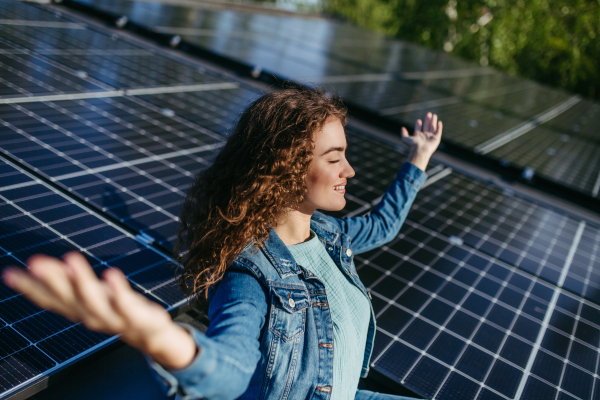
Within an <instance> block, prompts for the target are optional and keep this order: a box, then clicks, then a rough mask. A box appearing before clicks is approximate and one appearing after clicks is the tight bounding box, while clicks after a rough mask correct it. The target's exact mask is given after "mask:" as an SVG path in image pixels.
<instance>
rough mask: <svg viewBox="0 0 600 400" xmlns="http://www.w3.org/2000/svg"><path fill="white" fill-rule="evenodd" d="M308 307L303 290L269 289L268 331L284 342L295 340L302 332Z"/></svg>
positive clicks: (306, 297)
mask: <svg viewBox="0 0 600 400" xmlns="http://www.w3.org/2000/svg"><path fill="white" fill-rule="evenodd" d="M309 305H310V299H309V296H308V292H307V291H306V289H304V288H283V287H271V315H270V318H269V330H270V331H271V332H273V333H274V334H275V335H277V336H278V337H280V338H281V339H283V341H285V342H288V341H290V340H294V339H296V338H297V337H298V336H299V335H301V334H302V333H303V332H304V327H305V325H306V309H307V308H308V306H309Z"/></svg>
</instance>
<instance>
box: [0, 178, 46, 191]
mask: <svg viewBox="0 0 600 400" xmlns="http://www.w3.org/2000/svg"><path fill="white" fill-rule="evenodd" d="M40 182H41V181H40V180H33V181H28V182H22V183H15V184H14V185H7V186H2V187H0V192H4V191H6V190H13V189H19V188H22V187H27V186H32V185H37V184H39V183H40Z"/></svg>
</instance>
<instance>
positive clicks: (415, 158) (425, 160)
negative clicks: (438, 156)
mask: <svg viewBox="0 0 600 400" xmlns="http://www.w3.org/2000/svg"><path fill="white" fill-rule="evenodd" d="M430 158H431V155H428V154H423V153H422V152H419V151H418V150H411V151H410V153H409V154H408V158H407V160H406V161H407V162H409V163H411V164H412V165H414V166H415V167H417V168H419V169H420V170H421V171H423V172H425V170H426V169H427V164H429V159H430Z"/></svg>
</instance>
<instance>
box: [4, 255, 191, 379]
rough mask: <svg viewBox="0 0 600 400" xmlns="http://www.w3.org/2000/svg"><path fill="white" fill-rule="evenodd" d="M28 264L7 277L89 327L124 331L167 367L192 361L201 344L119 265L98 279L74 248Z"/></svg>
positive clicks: (123, 334)
mask: <svg viewBox="0 0 600 400" xmlns="http://www.w3.org/2000/svg"><path fill="white" fill-rule="evenodd" d="M27 265H28V267H29V269H28V270H27V271H24V270H21V269H18V268H9V269H7V270H5V271H4V273H3V279H4V282H5V283H6V284H7V285H8V286H9V287H11V288H12V289H14V290H16V291H19V292H21V293H23V294H24V295H25V296H27V297H28V298H29V299H30V300H31V301H33V302H34V303H36V304H37V305H38V306H40V307H42V308H49V309H51V310H52V311H54V312H56V313H58V314H61V315H63V316H64V317H66V318H67V319H69V320H71V321H73V322H82V323H83V325H84V326H85V327H86V328H88V329H91V330H94V331H98V332H102V333H107V334H111V335H121V340H123V341H124V342H126V343H127V344H129V345H131V346H133V347H135V348H137V349H139V350H141V351H143V352H145V353H147V354H148V355H150V357H152V358H153V359H155V360H156V361H157V362H158V363H160V364H162V365H163V366H165V367H167V368H174V369H175V368H183V367H185V366H186V365H188V364H189V363H190V362H191V361H192V359H193V357H194V355H195V353H196V346H195V343H194V341H193V339H192V338H191V336H190V335H189V333H188V332H187V331H185V330H184V329H183V328H181V327H179V326H178V325H176V324H174V323H173V321H172V320H171V317H170V315H169V314H168V313H166V312H165V311H164V310H163V308H162V307H161V306H159V305H158V304H156V303H154V302H152V301H150V300H148V299H146V297H144V296H143V295H141V294H139V293H137V292H135V291H134V290H133V289H132V288H131V286H130V285H129V282H128V281H127V278H125V276H124V275H123V273H122V272H121V271H120V270H118V269H115V268H108V269H106V270H105V271H104V273H103V274H102V280H99V279H98V278H96V275H95V274H94V271H93V270H92V268H91V266H90V265H89V263H88V262H87V260H86V259H85V257H83V256H82V255H81V254H79V253H74V252H73V253H67V254H65V255H64V256H63V259H62V260H59V259H56V258H53V257H48V256H45V255H36V256H33V257H31V258H30V259H29V260H28V261H27Z"/></svg>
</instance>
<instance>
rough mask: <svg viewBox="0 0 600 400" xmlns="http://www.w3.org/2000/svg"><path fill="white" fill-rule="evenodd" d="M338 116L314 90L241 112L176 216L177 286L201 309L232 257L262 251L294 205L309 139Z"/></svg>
mask: <svg viewBox="0 0 600 400" xmlns="http://www.w3.org/2000/svg"><path fill="white" fill-rule="evenodd" d="M346 113H347V109H346V106H345V105H344V104H343V102H342V101H341V99H340V98H339V97H337V96H335V95H331V96H328V95H327V94H326V92H325V91H324V90H322V89H318V88H317V89H308V88H290V89H283V90H278V91H274V92H271V93H268V94H266V95H264V96H262V97H261V98H259V99H257V100H256V101H254V102H253V103H252V104H251V105H250V106H249V107H248V108H247V109H246V110H245V111H244V112H243V113H242V114H241V116H240V118H239V120H238V122H237V124H236V126H235V128H234V130H233V133H232V134H231V136H230V137H229V139H228V140H227V143H226V144H225V146H224V147H223V149H222V150H221V152H220V153H219V155H218V156H217V157H216V158H215V160H214V163H213V164H212V165H211V166H210V167H209V168H207V169H205V170H203V171H201V172H200V173H199V174H198V175H197V176H196V177H195V179H194V183H193V185H192V187H191V188H190V189H189V191H188V193H187V195H186V198H185V201H184V204H183V209H182V211H181V215H180V226H179V231H178V233H177V244H176V246H175V254H176V255H179V256H178V260H177V261H178V262H180V263H181V265H182V266H183V270H180V271H181V272H180V275H179V285H180V287H181V288H182V290H184V292H185V293H186V295H188V296H189V295H191V296H192V298H193V299H195V300H196V302H197V303H199V304H198V305H200V306H201V308H204V309H206V307H207V305H208V303H207V302H206V299H207V296H208V294H207V293H208V290H207V289H209V288H211V287H213V286H214V285H215V284H217V283H218V282H219V281H220V280H221V279H222V278H223V275H224V274H225V271H226V270H227V268H228V267H229V265H230V264H231V262H232V261H233V260H234V258H235V257H236V256H237V255H238V254H239V253H240V251H241V250H242V249H243V248H244V247H245V246H246V245H247V244H248V243H250V242H251V241H254V244H255V245H256V246H257V247H262V246H264V243H265V240H266V239H268V237H269V231H270V229H271V227H272V226H275V224H276V216H277V215H278V214H279V213H280V212H282V211H284V210H286V209H295V208H298V207H299V206H300V204H302V202H303V201H304V195H305V193H306V185H305V180H306V175H307V172H308V166H309V164H310V162H311V160H312V150H313V148H314V141H313V136H314V134H315V133H316V132H318V131H320V129H321V128H322V126H323V125H324V124H325V122H326V120H327V119H328V118H331V117H334V118H338V119H339V120H340V121H341V122H342V124H344V125H345V124H346ZM182 250H187V251H183V252H182ZM201 293H202V294H203V295H201Z"/></svg>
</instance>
